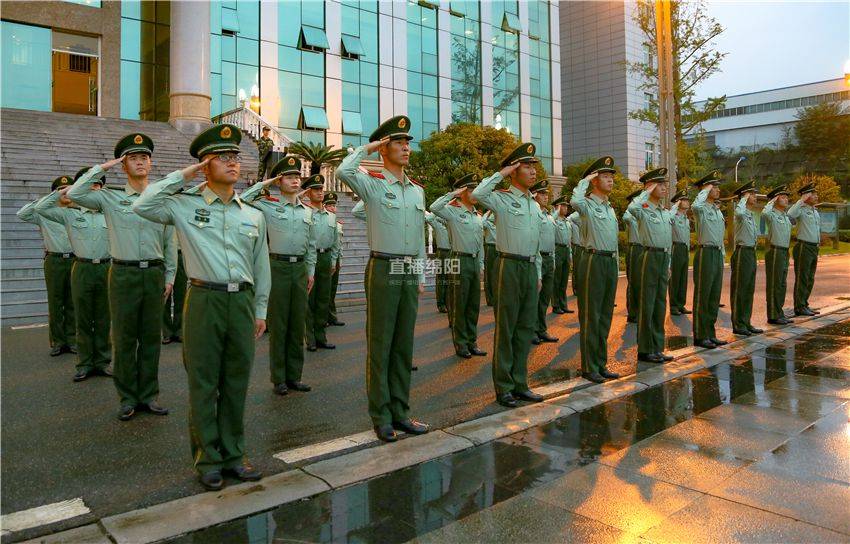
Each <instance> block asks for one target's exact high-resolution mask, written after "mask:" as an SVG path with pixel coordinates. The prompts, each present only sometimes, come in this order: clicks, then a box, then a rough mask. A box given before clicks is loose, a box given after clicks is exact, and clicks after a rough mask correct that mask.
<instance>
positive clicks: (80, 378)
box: [74, 370, 89, 382]
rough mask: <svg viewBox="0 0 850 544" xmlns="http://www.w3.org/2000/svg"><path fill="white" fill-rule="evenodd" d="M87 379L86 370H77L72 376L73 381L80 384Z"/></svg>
mask: <svg viewBox="0 0 850 544" xmlns="http://www.w3.org/2000/svg"><path fill="white" fill-rule="evenodd" d="M88 377H89V373H88V371H87V370H78V371H77V373H76V374H74V381H75V382H81V381H83V380H85V379H86V378H88Z"/></svg>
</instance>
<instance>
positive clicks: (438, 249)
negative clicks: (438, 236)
mask: <svg viewBox="0 0 850 544" xmlns="http://www.w3.org/2000/svg"><path fill="white" fill-rule="evenodd" d="M451 250H452V248H450V247H440V246H437V251H451Z"/></svg>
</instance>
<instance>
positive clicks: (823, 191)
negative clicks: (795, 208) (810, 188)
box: [788, 174, 842, 202]
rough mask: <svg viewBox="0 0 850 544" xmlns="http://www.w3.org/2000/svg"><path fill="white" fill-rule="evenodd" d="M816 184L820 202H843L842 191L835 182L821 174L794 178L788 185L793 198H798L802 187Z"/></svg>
mask: <svg viewBox="0 0 850 544" xmlns="http://www.w3.org/2000/svg"><path fill="white" fill-rule="evenodd" d="M810 183H814V184H815V188H816V189H817V191H818V200H820V201H821V202H841V201H842V199H841V189H840V188H839V187H838V184H837V183H835V180H834V179H833V178H831V177H830V176H822V175H820V174H803V175H801V176H797V177H796V178H794V179H793V180H792V181H791V183H789V184H788V190H789V191H791V195H792V197H793V198H797V191H798V190H799V189H800V187H803V186H804V185H808V184H810Z"/></svg>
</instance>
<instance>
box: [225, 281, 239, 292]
mask: <svg viewBox="0 0 850 544" xmlns="http://www.w3.org/2000/svg"><path fill="white" fill-rule="evenodd" d="M227 292H228V293H238V292H239V284H238V283H236V282H233V281H231V282H228V283H227Z"/></svg>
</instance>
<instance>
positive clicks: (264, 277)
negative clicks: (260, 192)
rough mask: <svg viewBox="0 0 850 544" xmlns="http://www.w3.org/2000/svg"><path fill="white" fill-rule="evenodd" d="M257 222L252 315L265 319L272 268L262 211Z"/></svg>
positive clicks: (264, 217) (264, 218)
mask: <svg viewBox="0 0 850 544" xmlns="http://www.w3.org/2000/svg"><path fill="white" fill-rule="evenodd" d="M137 202H138V201H137ZM258 224H259V227H260V229H259V230H260V232H259V236H257V240H256V241H255V242H254V316H255V317H256V318H257V319H265V318H266V312H267V311H268V306H269V291H271V287H272V270H271V265H270V264H269V241H268V236H267V232H266V216H265V215H263V214H262V213H260V220H259V221H258Z"/></svg>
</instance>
